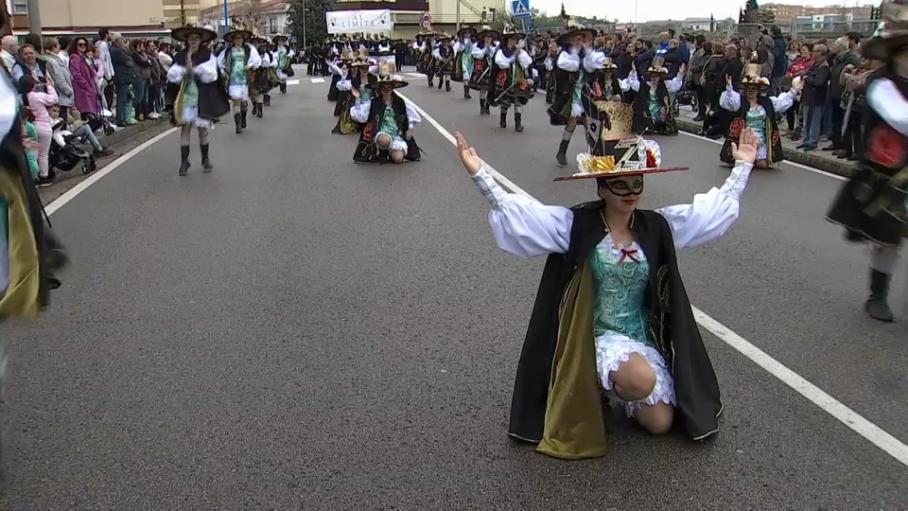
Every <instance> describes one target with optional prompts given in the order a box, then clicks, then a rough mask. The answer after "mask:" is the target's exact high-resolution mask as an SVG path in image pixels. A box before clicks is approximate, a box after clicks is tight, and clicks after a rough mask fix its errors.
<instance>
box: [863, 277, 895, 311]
mask: <svg viewBox="0 0 908 511" xmlns="http://www.w3.org/2000/svg"><path fill="white" fill-rule="evenodd" d="M891 280H892V277H891V276H890V275H887V274H885V273H883V272H881V271H877V270H871V272H870V299H868V300H867V304H866V305H865V306H864V309H865V310H866V311H867V314H868V315H870V317H872V318H873V319H876V320H879V321H885V322H886V323H891V322H893V321H894V320H895V316H894V315H893V314H892V309H891V308H890V307H889V282H890V281H891Z"/></svg>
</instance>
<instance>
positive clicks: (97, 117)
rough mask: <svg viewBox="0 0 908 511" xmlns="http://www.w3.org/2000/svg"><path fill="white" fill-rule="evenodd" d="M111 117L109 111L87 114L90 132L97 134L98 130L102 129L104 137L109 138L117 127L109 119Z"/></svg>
mask: <svg viewBox="0 0 908 511" xmlns="http://www.w3.org/2000/svg"><path fill="white" fill-rule="evenodd" d="M112 117H113V114H112V113H111V111H110V110H106V109H105V110H102V111H101V113H100V114H88V125H89V126H91V130H92V131H94V132H95V133H97V131H98V129H101V128H103V129H104V135H106V136H108V137H109V136H110V135H113V133H114V132H115V131H117V125H116V124H114V123H113V121H111V120H110V119H111V118H112Z"/></svg>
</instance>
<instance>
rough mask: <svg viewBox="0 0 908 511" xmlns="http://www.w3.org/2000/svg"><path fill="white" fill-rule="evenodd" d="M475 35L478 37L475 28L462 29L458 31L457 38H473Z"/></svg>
mask: <svg viewBox="0 0 908 511" xmlns="http://www.w3.org/2000/svg"><path fill="white" fill-rule="evenodd" d="M475 35H476V29H475V28H473V27H463V28H462V29H460V30H458V31H457V37H461V38H462V37H464V36H471V37H472V36H475Z"/></svg>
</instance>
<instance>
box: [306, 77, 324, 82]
mask: <svg viewBox="0 0 908 511" xmlns="http://www.w3.org/2000/svg"><path fill="white" fill-rule="evenodd" d="M309 80H310V81H311V82H312V83H325V79H324V78H310V79H309Z"/></svg>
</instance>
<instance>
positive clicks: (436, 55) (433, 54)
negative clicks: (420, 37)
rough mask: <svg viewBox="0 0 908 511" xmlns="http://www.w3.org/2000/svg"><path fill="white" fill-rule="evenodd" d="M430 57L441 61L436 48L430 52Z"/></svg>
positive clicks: (439, 53)
mask: <svg viewBox="0 0 908 511" xmlns="http://www.w3.org/2000/svg"><path fill="white" fill-rule="evenodd" d="M432 56H433V57H435V60H441V52H440V51H438V48H435V49H434V50H432Z"/></svg>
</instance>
